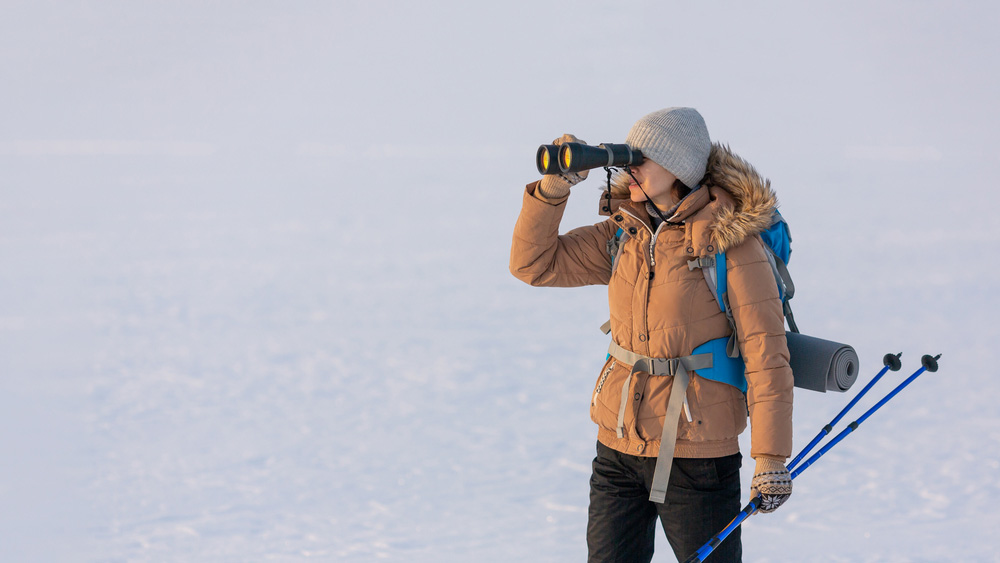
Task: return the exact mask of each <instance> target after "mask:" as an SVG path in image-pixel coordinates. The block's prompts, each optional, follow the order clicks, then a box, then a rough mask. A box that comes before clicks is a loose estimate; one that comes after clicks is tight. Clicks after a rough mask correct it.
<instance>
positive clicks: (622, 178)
mask: <svg viewBox="0 0 1000 563" xmlns="http://www.w3.org/2000/svg"><path fill="white" fill-rule="evenodd" d="M629 182H630V178H629V176H628V174H625V173H624V172H620V173H618V174H616V175H615V176H614V177H613V178H612V182H611V205H610V206H609V205H608V203H607V201H608V198H607V195H608V194H607V192H606V191H605V193H604V195H602V200H601V213H602V214H610V213H611V212H613V211H614V210H616V209H617V208H618V207H619V206H620V205H622V204H624V203H626V202H627V201H628V198H629V195H628V193H629V192H628V184H629ZM701 184H702V188H703V189H704V188H708V189H707V190H706V192H707V193H708V194H710V195H709V197H705V196H704V195H703V194H705V193H706V192H702V191H701V190H696V191H695V192H692V193H691V194H690V195H689V197H687V198H685V199H684V200H682V201H681V202H680V203H679V204H678V207H677V208H676V209H675V211H674V213H673V216H672V217H670V220H672V221H687V220H688V219H689V218H690V219H692V220H695V221H698V220H701V219H705V220H708V224H707V226H706V227H707V231H708V233H707V234H708V235H709V236H710V238H711V239H712V241H713V242H714V244H715V246H716V247H717V248H718V250H719V251H720V252H724V251H726V250H727V249H730V248H732V247H734V246H737V245H738V244H740V243H741V242H743V241H744V240H746V239H747V238H748V237H751V236H753V235H755V234H757V233H760V232H763V231H765V230H767V229H768V228H769V227H770V226H771V221H772V215H773V214H774V210H775V209H777V207H778V196H777V195H776V194H775V193H774V190H773V189H771V181H770V180H768V179H767V178H765V177H763V176H761V175H760V173H759V172H757V170H756V169H755V168H754V167H753V166H752V165H751V164H750V163H749V162H747V161H746V160H744V159H743V158H741V157H740V156H739V155H737V154H736V153H734V152H733V151H732V150H731V149H730V148H729V146H727V145H724V144H721V143H714V144H713V145H712V152H711V153H710V154H709V157H708V167H707V172H706V174H705V177H704V178H703V179H702V182H701ZM699 192H701V193H699ZM720 192H721V193H720ZM725 196H728V197H725ZM706 208H707V209H706ZM704 211H710V214H709V215H708V216H705V214H704V213H703V212H704Z"/></svg>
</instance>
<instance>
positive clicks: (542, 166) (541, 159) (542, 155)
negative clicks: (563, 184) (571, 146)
mask: <svg viewBox="0 0 1000 563" xmlns="http://www.w3.org/2000/svg"><path fill="white" fill-rule="evenodd" d="M535 166H537V167H538V172H539V173H540V174H558V173H559V145H542V146H540V147H538V152H537V153H536V154H535Z"/></svg>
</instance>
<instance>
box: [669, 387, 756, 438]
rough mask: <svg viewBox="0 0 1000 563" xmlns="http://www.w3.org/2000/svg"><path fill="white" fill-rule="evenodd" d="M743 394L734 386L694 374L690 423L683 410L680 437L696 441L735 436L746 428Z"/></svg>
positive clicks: (689, 392)
mask: <svg viewBox="0 0 1000 563" xmlns="http://www.w3.org/2000/svg"><path fill="white" fill-rule="evenodd" d="M742 404H743V393H741V392H740V391H739V389H736V388H735V387H733V386H732V385H728V384H725V383H719V382H718V381H712V380H709V379H705V378H703V377H697V376H695V377H692V378H691V384H690V387H688V406H689V409H690V413H691V421H690V422H689V421H688V419H687V416H686V414H685V413H683V412H682V413H681V425H680V432H679V437H680V438H681V439H683V440H690V441H692V442H703V441H717V440H726V439H729V438H735V437H737V436H739V435H740V433H741V432H742V431H743V429H744V428H746V416H744V415H745V410H741V409H743V407H742Z"/></svg>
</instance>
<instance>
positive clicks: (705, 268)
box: [688, 252, 740, 358]
mask: <svg viewBox="0 0 1000 563" xmlns="http://www.w3.org/2000/svg"><path fill="white" fill-rule="evenodd" d="M695 268H701V273H702V274H704V276H705V281H706V282H707V283H708V287H709V289H711V290H712V294H713V295H715V299H716V301H718V303H719V309H721V310H722V312H723V313H725V314H726V320H728V321H729V328H730V330H731V334H730V336H729V342H728V344H726V355H727V356H729V357H730V358H736V357H739V355H740V348H739V345H738V340H737V336H736V320H735V319H733V311H732V309H730V307H729V293H728V291H729V286H728V283H727V280H726V253H725V252H720V253H718V254H716V255H715V256H702V257H700V258H696V259H694V260H689V261H688V270H694V269H695Z"/></svg>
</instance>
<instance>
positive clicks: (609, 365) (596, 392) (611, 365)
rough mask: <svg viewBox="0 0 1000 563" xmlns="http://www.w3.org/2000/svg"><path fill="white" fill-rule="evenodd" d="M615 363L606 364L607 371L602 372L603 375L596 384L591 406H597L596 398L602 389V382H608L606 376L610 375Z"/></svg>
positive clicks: (613, 361)
mask: <svg viewBox="0 0 1000 563" xmlns="http://www.w3.org/2000/svg"><path fill="white" fill-rule="evenodd" d="M615 361H616V360H611V363H610V364H608V369H606V370H604V374H603V375H601V380H600V381H598V382H597V390H596V391H594V399H593V400H592V401H591V405H596V404H597V396H598V395H600V394H601V389H604V382H605V381H607V380H608V376H609V375H611V370H612V369H614V367H615Z"/></svg>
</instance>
